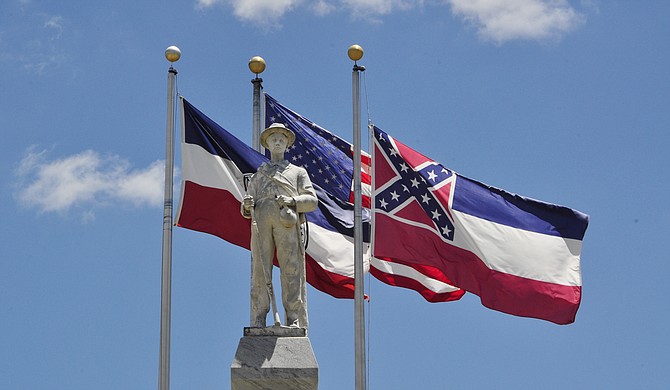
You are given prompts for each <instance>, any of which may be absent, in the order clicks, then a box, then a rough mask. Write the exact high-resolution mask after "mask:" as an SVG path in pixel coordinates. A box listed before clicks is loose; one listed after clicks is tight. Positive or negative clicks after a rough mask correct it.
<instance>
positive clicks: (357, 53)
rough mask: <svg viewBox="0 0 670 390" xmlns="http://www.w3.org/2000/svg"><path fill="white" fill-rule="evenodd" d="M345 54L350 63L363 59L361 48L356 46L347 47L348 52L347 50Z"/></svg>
mask: <svg viewBox="0 0 670 390" xmlns="http://www.w3.org/2000/svg"><path fill="white" fill-rule="evenodd" d="M347 54H348V55H349V58H351V60H352V61H358V60H360V59H361V58H363V48H362V47H360V46H358V45H351V46H349V50H347Z"/></svg>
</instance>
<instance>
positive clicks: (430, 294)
mask: <svg viewBox="0 0 670 390" xmlns="http://www.w3.org/2000/svg"><path fill="white" fill-rule="evenodd" d="M384 260H385V261H392V259H388V258H386V259H384ZM370 273H371V274H372V276H374V277H375V278H377V279H379V280H381V281H382V282H384V283H386V284H390V285H391V286H396V287H404V288H408V289H411V290H414V291H416V292H418V293H419V294H421V296H422V297H423V298H424V299H425V300H427V301H428V302H433V303H436V302H450V301H456V300H459V299H461V297H462V296H463V295H464V294H465V290H457V291H452V292H446V293H436V292H435V291H432V290H430V289H428V288H426V286H424V285H423V284H421V283H420V282H419V281H418V280H415V279H412V278H408V277H406V276H402V275H396V274H389V273H386V272H383V271H380V270H378V269H377V268H375V267H374V266H373V265H372V264H370Z"/></svg>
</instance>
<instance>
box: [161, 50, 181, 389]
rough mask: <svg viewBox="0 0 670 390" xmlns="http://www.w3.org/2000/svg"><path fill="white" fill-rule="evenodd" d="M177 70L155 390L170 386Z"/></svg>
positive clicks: (170, 114) (170, 101) (168, 143)
mask: <svg viewBox="0 0 670 390" xmlns="http://www.w3.org/2000/svg"><path fill="white" fill-rule="evenodd" d="M180 57H181V51H180V50H179V48H178V47H176V46H170V47H168V48H167V49H166V50H165V58H166V59H167V60H168V61H170V62H171V63H174V62H177V61H179V58H180ZM176 76H177V70H176V69H174V68H173V67H172V65H170V69H169V70H168V96H167V128H166V130H165V197H164V199H165V201H164V207H163V269H162V277H161V341H160V358H159V362H158V389H159V390H168V389H169V388H170V317H171V311H172V175H173V172H174V122H175V113H174V107H175V104H174V101H175V88H174V84H175V78H176Z"/></svg>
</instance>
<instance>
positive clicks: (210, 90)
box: [0, 0, 670, 389]
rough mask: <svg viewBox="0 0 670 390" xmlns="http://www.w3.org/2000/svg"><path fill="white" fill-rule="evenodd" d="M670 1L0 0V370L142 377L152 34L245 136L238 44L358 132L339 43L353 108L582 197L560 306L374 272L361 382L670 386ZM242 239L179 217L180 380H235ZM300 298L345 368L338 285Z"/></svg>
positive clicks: (132, 384)
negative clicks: (355, 81) (525, 304)
mask: <svg viewBox="0 0 670 390" xmlns="http://www.w3.org/2000/svg"><path fill="white" fill-rule="evenodd" d="M668 20H670V5H668V3H667V2H664V1H648V2H629V1H617V0H614V1H599V0H583V1H565V0H553V1H549V0H513V1H505V2H503V1H500V0H478V1H465V0H423V1H421V0H360V1H356V2H354V1H351V0H317V1H310V0H302V1H300V0H199V1H195V0H191V1H189V0H187V1H174V0H168V1H165V2H161V5H160V6H159V5H156V3H151V2H137V1H127V0H120V1H115V2H84V1H72V2H61V1H38V0H7V1H3V2H2V4H0V65H1V66H2V72H0V86H2V94H1V95H0V119H1V122H0V123H1V125H0V129H1V131H2V136H3V137H2V138H3V140H4V141H3V142H0V178H1V180H0V182H1V183H2V184H0V215H2V224H1V225H0V226H1V227H0V232H1V235H0V237H1V238H0V388H3V389H89V388H95V389H147V388H156V386H157V377H158V354H159V324H160V277H161V274H160V271H161V237H162V212H163V211H162V192H163V189H162V180H163V164H164V159H165V140H164V133H165V123H166V88H167V86H166V85H167V83H166V81H167V69H168V67H169V64H168V62H167V61H166V60H165V58H164V56H163V52H164V50H165V48H167V47H168V46H170V45H177V46H179V47H180V48H181V50H182V58H181V60H180V61H179V62H177V63H176V65H175V67H176V68H177V70H178V71H179V75H178V82H177V83H178V89H179V92H180V93H181V94H182V95H183V96H185V97H186V98H187V99H188V100H189V101H190V102H191V103H193V104H194V105H195V106H196V107H198V108H199V109H200V110H201V111H203V112H204V113H206V114H207V115H209V116H210V117H211V118H212V119H214V120H216V121H217V122H218V123H219V124H221V125H222V126H223V127H225V128H226V129H228V130H229V131H231V132H233V133H234V134H236V135H237V136H238V137H240V138H241V139H243V140H245V141H247V142H249V143H250V142H251V130H250V129H251V125H252V111H251V109H252V108H251V103H252V101H251V98H252V84H251V83H250V80H251V79H252V78H253V75H252V74H251V73H250V72H249V70H248V67H247V62H248V60H249V59H250V58H251V57H252V56H255V55H260V56H262V57H263V58H264V59H265V60H266V62H267V69H266V71H265V72H264V73H263V74H262V77H263V79H264V88H265V91H266V92H268V93H269V94H271V95H272V96H273V97H275V98H276V99H277V100H279V101H280V102H281V103H283V104H285V105H286V106H288V107H290V108H292V109H293V110H295V111H297V112H299V113H301V114H303V115H304V116H306V117H308V118H310V119H312V120H313V121H315V122H317V123H319V124H320V125H322V126H323V127H325V128H327V129H329V130H331V131H333V132H334V133H337V134H339V135H341V136H342V137H344V138H346V139H348V140H351V139H352V136H351V68H352V63H351V61H350V60H349V59H348V57H347V55H346V52H347V48H348V47H349V46H350V45H351V44H354V43H356V44H360V45H361V46H362V47H363V48H364V49H365V56H364V58H363V59H362V60H361V61H360V62H359V63H360V64H361V65H364V66H365V67H366V68H367V70H366V72H365V76H364V87H365V91H366V96H365V98H364V99H365V100H364V103H365V101H367V103H368V104H367V105H364V115H363V116H364V120H366V119H367V116H368V113H369V116H370V118H371V119H372V121H373V122H374V123H375V124H376V125H377V126H379V127H380V128H382V129H384V130H385V131H387V132H389V133H390V134H391V135H393V136H395V137H396V138H398V139H399V140H400V141H402V142H403V143H405V144H407V145H408V146H410V147H412V148H414V149H416V150H418V151H420V152H421V153H423V154H425V155H427V156H429V157H431V158H433V159H435V160H436V161H439V162H441V163H442V164H444V165H445V166H448V167H450V168H452V169H454V170H456V171H457V172H460V173H462V174H464V175H466V176H468V177H471V178H475V179H477V180H480V181H483V182H485V183H488V184H491V185H493V186H496V187H501V188H504V189H506V190H508V191H511V192H515V193H519V194H522V195H525V196H528V197H533V198H537V199H542V200H544V201H547V202H552V203H558V204H562V205H567V206H569V207H572V208H575V209H578V210H580V211H582V212H584V213H587V214H589V215H590V216H591V222H590V226H589V228H588V230H587V233H586V237H585V239H584V246H583V251H582V275H583V286H584V287H583V299H582V304H581V308H580V310H579V312H578V314H577V320H576V322H575V323H574V324H571V325H568V326H558V325H554V324H552V323H549V322H545V321H540V320H534V319H527V318H519V317H513V316H510V315H506V314H503V313H499V312H495V311H492V310H489V309H487V308H485V307H483V306H482V305H481V304H480V303H479V299H478V298H477V297H476V296H474V295H472V294H466V296H465V297H464V298H463V299H462V300H460V301H458V302H451V303H445V304H429V303H427V302H425V301H424V300H423V298H421V297H420V296H419V295H418V294H416V293H415V292H413V291H410V290H404V289H400V288H394V287H390V286H387V285H384V284H382V283H380V282H378V281H376V280H375V279H374V278H373V279H370V280H367V282H368V288H369V289H368V294H369V295H370V296H371V297H372V299H371V301H370V304H369V306H368V317H367V319H368V320H369V333H368V334H367V339H368V341H369V350H368V357H369V388H370V389H407V388H425V389H439V388H459V387H460V388H501V389H505V388H528V389H530V388H538V387H542V388H565V387H566V386H569V387H571V388H650V389H653V388H665V387H667V384H668V383H670V372H669V371H668V370H667V367H668V365H669V364H670V350H669V349H668V348H667V346H668V342H670V330H668V327H667V323H668V321H670V305H668V304H667V298H666V297H665V290H666V288H665V286H666V285H667V281H666V277H667V275H668V274H670V255H668V253H667V251H666V250H665V249H663V248H664V245H665V244H664V243H665V242H667V235H668V233H670V230H669V229H668V222H669V221H670V207H669V206H668V202H667V194H668V190H669V184H668V180H667V179H666V178H665V173H664V172H666V171H668V168H670V162H669V159H668V152H667V149H668V147H670V110H669V109H668V107H670V72H668V63H670V46H669V45H668V39H670V25H669V24H668V22H667V21H668ZM179 162H180V161H179V155H177V163H178V164H179ZM248 261H249V257H248V253H247V252H246V251H244V250H241V249H239V248H236V247H233V246H232V245H230V244H228V243H226V242H223V241H221V240H219V239H217V238H215V237H213V236H208V235H205V234H202V233H197V232H192V231H188V230H183V229H178V228H176V229H175V231H174V252H173V298H172V355H171V356H172V360H171V363H172V364H171V372H172V376H171V385H172V388H173V389H214V388H217V389H218V388H226V387H227V386H228V385H229V383H230V377H229V367H230V363H231V362H232V358H233V355H234V352H235V348H236V346H237V343H238V341H239V339H240V337H241V336H242V328H243V327H244V326H246V325H247V321H248V287H249V282H248V280H249V279H248V278H249V265H248ZM308 296H309V315H310V340H311V342H312V345H313V348H314V351H315V354H316V357H317V360H318V362H319V366H320V373H319V375H320V384H321V388H322V389H340V388H353V386H354V363H353V361H354V353H353V348H354V339H353V328H354V324H353V301H350V300H337V299H334V298H331V297H329V296H326V295H324V294H322V293H320V292H318V291H316V290H314V289H311V288H310V290H309V291H308Z"/></svg>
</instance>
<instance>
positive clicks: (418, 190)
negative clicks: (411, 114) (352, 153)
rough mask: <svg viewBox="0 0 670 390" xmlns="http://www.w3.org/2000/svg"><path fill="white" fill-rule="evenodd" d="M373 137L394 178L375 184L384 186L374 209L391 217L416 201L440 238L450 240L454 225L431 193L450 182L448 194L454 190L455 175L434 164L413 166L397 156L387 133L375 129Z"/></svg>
mask: <svg viewBox="0 0 670 390" xmlns="http://www.w3.org/2000/svg"><path fill="white" fill-rule="evenodd" d="M375 137H376V138H377V142H378V144H379V149H380V150H381V151H382V153H383V154H384V155H385V156H386V160H387V161H388V162H389V163H390V165H391V166H392V167H393V169H394V171H395V172H396V175H397V176H396V177H395V178H393V179H391V180H389V181H388V182H387V183H385V184H384V183H377V185H379V184H383V186H384V189H383V190H382V191H381V192H377V193H376V195H375V199H376V202H377V207H378V208H380V209H382V210H384V211H385V212H387V213H389V214H394V213H396V212H397V211H399V210H400V209H402V208H403V207H405V206H406V205H407V204H409V202H412V201H413V200H416V201H417V203H418V204H419V205H421V208H422V209H423V210H424V212H425V213H426V216H428V217H429V218H430V219H431V220H432V221H433V224H434V225H435V229H436V230H437V232H438V233H439V234H440V235H441V236H442V237H443V238H445V239H447V240H450V241H453V240H454V223H453V221H452V220H451V215H450V213H449V212H448V211H446V210H445V208H444V205H443V204H442V203H441V202H440V201H438V199H436V198H435V196H434V192H435V191H438V190H439V189H440V188H441V187H444V185H446V184H448V183H449V182H452V185H451V187H452V188H451V191H453V186H454V184H455V179H456V175H455V174H454V173H453V172H452V171H450V170H448V169H447V168H445V167H443V166H442V165H440V164H438V163H436V162H434V161H426V162H425V163H423V164H421V165H419V166H417V167H412V166H410V165H409V164H408V163H407V162H406V161H405V160H404V159H403V158H402V156H400V153H399V152H398V150H397V149H396V148H395V146H394V145H393V144H392V143H391V142H390V141H389V137H388V135H387V134H386V133H384V132H383V131H380V130H379V129H376V128H375ZM375 163H377V164H379V163H380V162H375ZM449 198H450V197H447V199H449Z"/></svg>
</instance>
